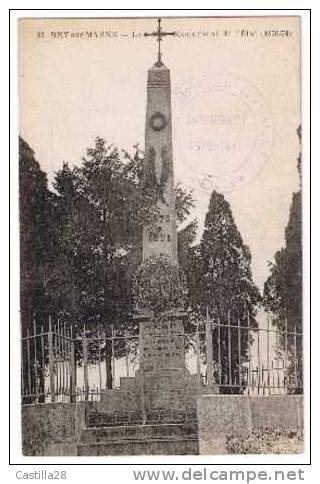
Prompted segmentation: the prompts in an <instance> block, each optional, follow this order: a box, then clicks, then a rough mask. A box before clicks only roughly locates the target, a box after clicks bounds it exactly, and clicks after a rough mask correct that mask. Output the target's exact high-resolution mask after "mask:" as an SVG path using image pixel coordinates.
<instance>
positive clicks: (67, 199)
mask: <svg viewBox="0 0 320 484" xmlns="http://www.w3.org/2000/svg"><path fill="white" fill-rule="evenodd" d="M143 161H144V160H143V156H142V154H141V152H140V150H139V148H138V146H136V147H135V151H134V154H133V155H130V154H129V153H127V152H122V154H121V153H120V152H119V151H118V150H117V149H116V148H115V147H113V146H108V145H107V144H106V142H105V140H103V139H102V138H97V139H96V140H95V144H94V146H93V148H89V149H87V152H86V156H85V157H84V158H83V160H82V165H81V166H79V167H73V168H72V169H71V168H70V167H69V166H68V165H67V164H64V166H63V167H62V170H59V171H58V172H57V173H56V177H55V183H54V187H55V190H56V191H57V194H58V200H59V207H60V221H59V237H58V241H59V242H58V247H59V248H58V255H57V263H56V271H54V273H53V277H52V278H51V281H50V293H51V295H52V300H53V301H55V303H56V310H55V313H56V314H59V315H60V317H61V318H63V319H64V320H66V321H70V322H71V321H72V324H73V326H74V327H75V330H76V331H78V332H79V331H81V330H82V328H83V324H84V323H86V327H87V330H88V331H89V332H91V333H96V331H97V329H98V327H100V329H101V330H103V331H105V332H106V333H107V334H108V335H110V331H111V327H112V326H113V327H114V328H116V329H117V330H118V332H119V331H120V332H125V331H128V330H130V331H135V330H137V327H136V323H135V320H134V319H133V318H132V313H133V297H132V291H131V278H132V275H133V273H134V271H135V269H136V268H137V266H138V264H139V263H140V259H141V231H142V227H143V225H145V224H149V225H150V227H152V225H153V224H156V222H157V216H158V209H157V206H156V203H155V201H156V200H157V197H158V196H159V194H158V193H157V190H156V187H153V186H152V184H151V185H149V186H145V184H143V183H142V172H143V169H142V166H143ZM191 203H192V202H191V197H190V196H189V195H188V194H187V193H186V192H185V191H184V190H183V189H182V188H181V187H178V188H177V197H176V209H177V216H178V219H179V221H183V220H184V218H185V217H186V215H187V214H188V212H189V209H190V206H191ZM123 351H124V348H123V347H122V346H121V345H120V344H119V348H118V356H121V355H122V354H123ZM92 354H93V355H94V353H92ZM106 357H107V360H106V361H107V375H108V379H107V384H108V386H109V387H110V386H111V360H110V351H109V350H108V349H107V354H106ZM78 358H79V359H80V360H81V354H79V355H78Z"/></svg>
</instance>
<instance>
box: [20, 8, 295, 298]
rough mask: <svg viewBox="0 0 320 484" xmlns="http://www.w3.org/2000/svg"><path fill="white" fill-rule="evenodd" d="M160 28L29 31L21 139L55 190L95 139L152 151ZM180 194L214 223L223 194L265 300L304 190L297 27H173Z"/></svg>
mask: <svg viewBox="0 0 320 484" xmlns="http://www.w3.org/2000/svg"><path fill="white" fill-rule="evenodd" d="M156 25H157V22H156V20H155V19H151V18H150V19H123V20H122V19H103V18H99V19H22V20H20V25H19V59H18V64H19V112H20V115H19V120H20V134H21V135H22V136H23V138H24V139H25V140H26V141H27V142H28V143H29V145H30V146H31V148H32V149H33V150H34V152H35V155H36V158H37V160H38V161H39V163H40V165H41V168H42V169H43V170H44V171H45V172H46V173H48V177H49V181H50V182H51V181H52V179H53V177H54V173H55V172H56V171H57V170H58V169H60V168H61V166H62V163H63V162H64V161H65V162H68V163H70V164H71V165H72V164H78V163H80V162H81V157H82V156H83V155H84V154H85V150H86V148H87V147H89V146H92V144H93V142H94V139H95V137H96V136H98V135H99V136H102V137H104V138H105V139H106V140H107V141H108V142H109V143H114V144H115V145H116V146H118V147H119V148H120V149H121V148H125V149H129V150H130V149H131V148H132V147H133V145H135V144H136V143H137V142H138V143H139V144H140V146H141V148H142V149H143V146H144V125H145V110H146V80H147V70H148V69H149V68H151V66H152V65H153V63H154V62H155V60H156V52H157V46H156V42H155V40H154V39H153V38H150V37H148V38H145V37H144V36H143V33H144V32H145V31H147V32H152V31H153V30H154V29H155V28H156ZM163 28H164V29H165V30H168V31H176V36H175V37H168V38H165V39H164V40H163V42H162V46H161V47H162V52H163V61H164V63H165V64H166V65H167V67H169V68H170V71H171V83H172V121H173V149H174V170H175V180H176V183H178V182H180V183H182V185H184V186H185V187H187V188H189V189H192V190H193V194H194V198H195V201H196V205H195V208H194V210H193V212H192V214H191V216H190V219H193V218H198V219H199V221H200V224H199V233H198V238H200V237H201V232H202V228H203V221H204V217H205V213H206V211H207V208H208V203H209V199H210V194H211V192H212V190H213V189H215V190H217V191H219V192H221V193H223V194H224V196H225V198H226V199H227V200H228V201H229V203H230V205H231V209H232V212H233V215H234V218H235V221H236V224H237V226H238V228H239V230H240V232H241V235H242V237H243V239H244V242H245V243H246V244H247V245H248V246H249V248H250V250H251V254H252V271H253V279H254V281H255V282H256V284H257V285H258V286H259V288H260V289H261V288H262V287H263V283H264V281H265V280H266V278H267V277H268V272H269V268H268V261H272V260H273V256H274V253H275V252H276V251H277V250H279V249H280V248H281V246H283V245H284V228H285V226H286V224H287V221H288V216H289V209H290V204H291V198H292V193H293V192H294V191H296V190H297V189H298V188H299V178H298V172H297V167H296V166H297V157H298V155H299V150H300V148H299V139H298V136H297V134H296V129H297V127H298V126H299V124H300V33H299V19H298V17H260V18H254V17H252V18H228V19H226V18H188V19H182V18H170V19H169V18H168V19H163Z"/></svg>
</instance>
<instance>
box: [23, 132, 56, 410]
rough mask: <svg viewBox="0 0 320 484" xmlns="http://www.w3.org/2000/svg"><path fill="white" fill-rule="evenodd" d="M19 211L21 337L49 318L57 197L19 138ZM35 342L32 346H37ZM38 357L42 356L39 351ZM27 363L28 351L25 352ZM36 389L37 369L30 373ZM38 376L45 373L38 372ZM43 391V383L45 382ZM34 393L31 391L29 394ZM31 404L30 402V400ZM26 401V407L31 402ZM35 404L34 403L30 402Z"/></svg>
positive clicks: (32, 153) (40, 370)
mask: <svg viewBox="0 0 320 484" xmlns="http://www.w3.org/2000/svg"><path fill="white" fill-rule="evenodd" d="M19 209H20V210H19V211H20V214H19V215H20V217H19V220H20V318H21V333H22V337H26V335H27V332H28V331H29V332H30V333H32V334H33V332H34V324H35V327H36V331H37V332H39V331H40V329H41V327H42V326H45V321H47V316H48V309H49V308H48V299H47V292H46V285H47V280H48V276H49V274H50V272H51V270H53V261H54V258H55V240H56V237H55V230H54V226H55V224H54V220H55V217H56V205H55V196H54V194H52V193H51V192H50V191H49V190H48V186H47V176H46V174H45V173H44V172H43V171H42V170H41V168H40V165H39V163H38V161H37V160H36V158H35V155H34V152H33V150H32V149H31V148H30V146H29V145H28V143H26V142H25V141H24V139H23V138H21V137H19ZM38 340H39V339H37V343H36V342H35V340H32V341H31V342H30V344H32V345H34V344H37V346H38V343H39V341H38ZM37 349H38V354H40V347H39V348H37ZM31 350H32V351H34V350H33V347H32V348H31ZM23 356H24V361H25V362H26V361H27V353H26V347H24V348H23ZM31 370H32V371H31V386H32V387H34V378H35V375H34V372H33V370H34V368H32V369H31ZM38 375H40V376H41V375H42V376H43V375H44V369H43V368H41V367H39V368H38ZM42 387H43V388H44V382H43V380H42ZM30 391H31V389H30V388H29V392H30ZM29 400H30V398H29ZM29 400H27V399H25V403H27V401H29ZM30 401H32V399H31V400H30Z"/></svg>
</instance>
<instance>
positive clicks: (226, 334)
mask: <svg viewBox="0 0 320 484" xmlns="http://www.w3.org/2000/svg"><path fill="white" fill-rule="evenodd" d="M243 321H244V318H242V319H240V318H238V317H237V318H235V317H234V316H233V317H231V314H228V317H227V320H226V321H224V322H221V321H220V320H219V319H218V318H217V319H215V318H210V317H209V315H208V314H207V317H206V318H205V320H204V321H202V322H200V323H199V324H197V325H196V326H195V328H194V331H190V332H186V333H184V334H183V335H180V336H183V337H184V338H185V348H186V364H187V367H188V370H189V371H190V373H191V374H194V375H195V376H196V378H197V382H198V385H199V387H202V388H203V390H204V391H205V389H206V387H209V388H210V387H218V389H219V392H220V393H235V394H237V393H238V394H243V393H246V394H250V395H267V394H271V395H274V394H282V393H302V389H303V377H302V374H303V371H302V333H300V332H297V331H296V330H295V328H294V330H293V331H289V330H288V325H287V324H285V325H284V330H279V329H277V328H275V327H274V326H272V325H271V324H270V319H269V318H267V321H266V324H265V325H263V324H262V323H260V324H258V326H256V325H255V324H253V322H252V324H251V320H250V316H249V315H248V316H247V317H246V324H243ZM73 333H74V331H73V329H72V326H67V325H66V324H61V322H59V321H56V322H55V323H53V322H52V320H51V318H49V323H48V330H47V331H45V330H44V329H43V327H40V331H39V329H37V327H36V323H34V325H33V331H32V332H31V331H30V330H27V332H26V334H25V335H23V337H22V339H21V346H22V348H21V396H22V402H23V403H46V402H79V401H90V400H92V401H97V400H99V399H100V394H101V390H104V389H107V388H108V389H111V388H117V387H119V385H120V381H121V379H122V378H131V377H133V376H134V375H135V371H136V370H137V369H138V366H139V335H138V334H126V333H124V332H123V331H121V332H120V331H115V330H113V328H112V327H111V333H110V334H108V335H107V334H106V332H104V331H100V329H99V328H98V329H97V330H96V331H95V332H93V331H92V330H91V329H90V330H88V329H87V328H86V327H85V326H84V327H83V329H82V332H81V334H79V333H78V334H77V335H75V334H73ZM155 337H157V336H155Z"/></svg>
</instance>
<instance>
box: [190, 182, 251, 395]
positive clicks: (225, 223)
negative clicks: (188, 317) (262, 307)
mask: <svg viewBox="0 0 320 484" xmlns="http://www.w3.org/2000/svg"><path fill="white" fill-rule="evenodd" d="M250 265H251V255H250V251H249V248H248V247H247V246H246V245H245V244H244V243H243V240H242V237H241V235H240V232H239V231H238V229H237V227H236V224H235V221H234V219H233V216H232V212H231V208H230V205H229V203H228V202H227V201H226V200H225V199H224V197H223V195H221V194H219V193H217V192H216V191H213V192H212V194H211V199H210V204H209V209H208V212H207V215H206V218H205V226H204V231H203V235H202V238H201V241H200V243H199V244H198V245H196V246H194V247H193V248H189V256H188V257H186V258H185V262H184V269H185V272H186V274H187V278H188V281H189V288H190V297H189V304H190V308H191V311H192V313H193V317H194V318H195V319H196V320H198V321H199V320H201V321H203V320H204V319H205V318H206V317H207V312H208V314H209V315H210V317H213V318H214V320H215V321H216V322H217V321H220V323H221V324H226V325H227V324H228V323H229V322H230V324H231V326H233V325H235V326H237V325H238V322H239V323H240V324H241V325H247V321H248V319H247V318H248V316H249V318H250V323H251V327H255V326H256V320H255V316H256V305H257V303H258V302H259V301H260V295H259V291H258V289H257V287H256V286H255V284H254V283H253V281H252V274H251V267H250ZM228 331H230V336H231V348H232V351H231V356H230V355H229V345H228V337H229V333H228ZM219 334H220V337H219V336H218V329H217V328H216V329H214V332H213V336H214V338H213V359H214V361H215V363H216V371H215V377H216V380H217V381H218V382H219V383H220V391H221V392H224V393H231V392H233V391H236V392H239V388H238V389H237V388H234V389H232V388H230V387H228V385H230V384H232V385H233V384H234V382H235V380H236V381H237V385H239V386H240V384H242V381H241V371H242V366H243V364H244V363H245V362H246V361H248V332H242V334H241V339H240V341H238V330H237V329H234V328H231V330H230V329H229V328H227V327H221V328H220V333H219ZM219 340H220V349H219V347H218V344H219ZM239 344H240V346H241V354H240V365H239V354H238V351H237V349H238V347H239ZM219 354H220V361H219V357H218V355H219ZM229 356H230V357H229ZM219 363H221V365H220V368H219V367H218V366H219ZM229 374H231V375H232V380H231V381H230V378H229ZM236 376H237V377H236Z"/></svg>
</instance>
